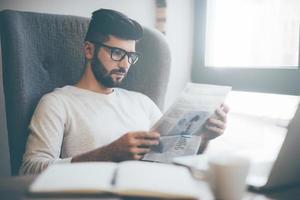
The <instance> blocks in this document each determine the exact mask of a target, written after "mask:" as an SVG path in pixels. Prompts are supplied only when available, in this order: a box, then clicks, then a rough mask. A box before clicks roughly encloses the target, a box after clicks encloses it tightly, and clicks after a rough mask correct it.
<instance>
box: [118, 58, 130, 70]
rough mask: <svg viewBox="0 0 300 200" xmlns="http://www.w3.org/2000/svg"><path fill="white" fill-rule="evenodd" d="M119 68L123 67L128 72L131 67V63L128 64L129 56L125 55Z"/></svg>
mask: <svg viewBox="0 0 300 200" xmlns="http://www.w3.org/2000/svg"><path fill="white" fill-rule="evenodd" d="M119 67H122V68H125V69H126V70H128V68H129V67H130V63H129V62H128V56H127V55H125V57H124V58H123V59H122V60H120V62H119Z"/></svg>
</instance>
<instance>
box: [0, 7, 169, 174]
mask: <svg viewBox="0 0 300 200" xmlns="http://www.w3.org/2000/svg"><path fill="white" fill-rule="evenodd" d="M0 17H1V21H0V23H1V24H0V28H1V29H0V30H1V48H2V62H3V86H4V93H5V104H6V116H7V125H8V126H7V128H8V136H9V146H10V158H11V167H12V174H16V173H17V171H18V168H19V166H20V164H21V160H22V155H23V152H24V148H25V143H26V140H27V135H28V131H27V127H28V124H29V121H30V118H31V116H32V113H33V111H34V109H35V106H36V104H37V103H38V101H39V99H40V98H41V96H42V95H43V94H45V93H47V92H50V91H52V90H53V89H54V88H56V87H62V86H64V85H68V84H74V83H75V82H76V81H78V80H79V78H80V76H81V74H82V73H83V66H84V56H83V48H82V47H83V40H84V36H85V33H86V30H87V27H88V23H89V19H88V18H83V17H77V16H66V15H54V14H42V13H31V12H20V11H12V10H5V11H2V12H1V14H0ZM144 29H145V31H144V32H145V33H144V37H143V39H142V40H140V41H139V43H138V44H137V50H138V51H139V52H141V53H142V55H143V56H142V58H141V59H140V60H139V62H138V64H136V65H135V66H132V68H131V70H130V72H129V75H128V77H127V78H126V80H125V81H124V86H123V87H124V88H127V89H131V90H135V91H139V92H142V93H144V94H146V95H148V96H149V97H150V98H151V99H152V100H153V101H154V102H155V103H156V104H157V105H158V106H159V107H160V108H161V109H162V107H163V104H164V97H165V93H166V88H167V84H168V78H169V71H170V51H169V48H168V45H167V43H166V41H165V38H164V37H163V36H162V34H160V33H159V32H158V31H155V30H152V29H148V28H145V27H144Z"/></svg>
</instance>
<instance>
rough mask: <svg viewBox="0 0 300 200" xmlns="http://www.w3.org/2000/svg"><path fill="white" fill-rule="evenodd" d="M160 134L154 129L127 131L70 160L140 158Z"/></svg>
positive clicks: (155, 143) (156, 142)
mask: <svg viewBox="0 0 300 200" xmlns="http://www.w3.org/2000/svg"><path fill="white" fill-rule="evenodd" d="M159 137H160V134H159V133H158V132H155V131H151V132H146V131H139V132H129V133H126V134H125V135H123V136H121V137H120V138H119V139H117V140H115V141H114V142H112V143H110V144H109V145H107V146H104V147H100V148H98V149H95V150H93V151H90V152H87V153H84V154H81V155H78V156H75V157H73V158H72V161H71V162H84V161H115V162H120V161H124V160H140V159H142V158H143V156H144V155H145V154H146V153H148V152H149V151H150V147H151V146H153V145H158V143H159Z"/></svg>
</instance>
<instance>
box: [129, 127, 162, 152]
mask: <svg viewBox="0 0 300 200" xmlns="http://www.w3.org/2000/svg"><path fill="white" fill-rule="evenodd" d="M159 137H160V134H159V133H158V132H155V131H151V132H132V133H129V134H128V138H127V139H128V145H129V146H130V147H142V148H143V147H150V146H153V145H158V144H159Z"/></svg>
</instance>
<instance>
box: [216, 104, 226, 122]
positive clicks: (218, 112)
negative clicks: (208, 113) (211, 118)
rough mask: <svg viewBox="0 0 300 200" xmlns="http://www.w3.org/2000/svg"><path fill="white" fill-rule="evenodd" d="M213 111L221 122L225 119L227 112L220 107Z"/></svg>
mask: <svg viewBox="0 0 300 200" xmlns="http://www.w3.org/2000/svg"><path fill="white" fill-rule="evenodd" d="M215 113H216V117H217V118H218V119H220V120H222V121H223V122H226V121H227V113H226V112H225V111H224V110H223V109H222V108H221V107H220V108H218V109H216V111H215Z"/></svg>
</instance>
